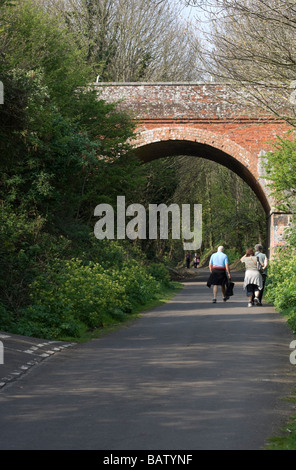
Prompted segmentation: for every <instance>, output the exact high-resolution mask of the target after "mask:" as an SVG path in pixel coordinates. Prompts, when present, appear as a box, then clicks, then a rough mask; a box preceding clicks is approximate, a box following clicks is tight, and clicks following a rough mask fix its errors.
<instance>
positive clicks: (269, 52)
mask: <svg viewBox="0 0 296 470" xmlns="http://www.w3.org/2000/svg"><path fill="white" fill-rule="evenodd" d="M190 4H192V5H193V6H196V7H198V8H199V9H203V10H204V11H205V13H206V14H207V15H208V17H209V19H210V23H208V24H207V30H205V31H204V38H205V41H204V44H205V47H204V48H202V51H201V52H200V60H201V61H202V62H203V67H204V70H205V71H206V72H207V74H208V76H209V75H210V76H212V77H214V78H215V79H217V80H222V81H225V80H227V81H228V82H229V81H230V82H231V83H232V84H233V87H234V88H236V87H242V86H246V85H250V86H251V87H250V88H249V89H248V90H249V91H250V90H252V93H251V94H252V96H251V99H254V100H255V101H256V103H259V104H261V105H262V106H264V107H265V108H266V109H268V110H271V111H273V112H274V113H275V114H276V115H279V116H280V117H283V118H285V119H287V120H288V121H289V122H290V123H291V124H293V125H294V122H295V108H294V107H293V106H291V103H290V101H289V97H290V95H291V92H292V90H289V88H290V86H291V82H292V81H293V80H294V77H295V70H296V56H295V50H294V42H295V41H294V35H295V28H296V5H295V2H294V1H291V0H271V1H270V0H252V1H240V0H235V1H232V0H209V1H208V2H201V1H199V0H192V1H190ZM249 97H250V94H249Z"/></svg>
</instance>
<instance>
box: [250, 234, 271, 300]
mask: <svg viewBox="0 0 296 470" xmlns="http://www.w3.org/2000/svg"><path fill="white" fill-rule="evenodd" d="M255 256H256V258H257V260H258V261H259V263H260V264H261V266H262V272H261V276H262V284H263V286H262V289H261V290H260V291H259V297H258V299H259V303H258V304H257V305H262V297H263V291H264V287H265V282H266V278H267V265H268V258H267V256H266V254H264V253H263V246H262V245H260V243H258V244H257V245H255ZM252 300H253V301H254V299H252Z"/></svg>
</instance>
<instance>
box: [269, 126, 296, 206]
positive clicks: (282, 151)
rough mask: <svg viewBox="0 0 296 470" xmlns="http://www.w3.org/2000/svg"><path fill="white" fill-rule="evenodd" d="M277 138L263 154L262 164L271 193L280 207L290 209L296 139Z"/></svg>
mask: <svg viewBox="0 0 296 470" xmlns="http://www.w3.org/2000/svg"><path fill="white" fill-rule="evenodd" d="M291 137H292V138H290V139H288V138H287V139H283V138H278V140H277V142H276V143H275V144H274V148H273V150H272V151H271V152H268V153H267V154H266V155H265V156H264V160H263V166H264V168H265V171H266V178H267V179H268V180H269V181H270V183H269V187H270V189H271V194H272V196H273V197H274V198H275V200H276V201H277V204H278V207H279V208H280V209H283V210H286V209H287V208H288V209H292V208H293V206H294V205H295V202H296V200H295V196H296V141H295V139H294V131H293V133H292V134H291Z"/></svg>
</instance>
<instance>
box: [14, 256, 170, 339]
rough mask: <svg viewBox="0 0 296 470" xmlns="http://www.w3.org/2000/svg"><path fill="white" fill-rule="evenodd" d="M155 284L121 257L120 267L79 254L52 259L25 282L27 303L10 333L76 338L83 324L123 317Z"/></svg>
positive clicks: (102, 323)
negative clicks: (26, 285) (84, 260)
mask: <svg viewBox="0 0 296 470" xmlns="http://www.w3.org/2000/svg"><path fill="white" fill-rule="evenodd" d="M151 269H152V271H153V270H154V273H155V276H158V277H162V276H163V274H161V275H160V273H165V271H163V269H162V268H161V267H158V268H157V269H156V270H155V267H154V268H151ZM156 271H157V272H156ZM165 282H167V279H166V278H165ZM160 289H161V282H159V281H158V280H156V279H155V277H153V276H152V275H151V273H150V272H149V269H148V268H146V267H144V266H143V265H141V264H139V263H137V262H136V261H133V262H131V261H129V262H127V261H126V262H125V263H124V265H123V267H122V269H120V270H119V269H117V268H116V267H113V268H109V269H106V268H104V267H103V266H101V265H100V264H99V263H94V262H88V263H83V261H82V260H81V259H71V260H55V261H53V262H52V263H51V264H50V265H48V266H47V269H46V271H45V272H44V273H42V274H40V275H38V276H37V277H36V279H35V280H34V282H32V284H31V285H30V298H31V305H29V306H28V307H26V308H23V309H22V310H21V315H20V317H19V318H18V320H17V322H15V324H14V326H13V332H17V333H19V334H24V335H27V336H39V337H46V338H49V339H58V338H65V337H74V338H75V337H76V338H78V337H79V336H80V335H81V332H82V331H85V329H91V330H92V329H95V328H102V327H104V326H107V325H109V324H112V323H114V322H118V321H121V320H123V319H124V318H126V317H127V315H128V314H129V313H130V312H132V311H133V310H134V309H135V308H137V307H138V306H141V305H143V304H145V302H147V301H148V300H150V299H153V298H155V296H156V294H157V293H158V292H160Z"/></svg>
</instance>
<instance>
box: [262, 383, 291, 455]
mask: <svg viewBox="0 0 296 470" xmlns="http://www.w3.org/2000/svg"><path fill="white" fill-rule="evenodd" d="M295 393H296V392H295ZM289 401H291V402H292V403H294V404H295V409H296V395H295V396H293V397H291V398H289ZM281 431H282V433H283V434H281V435H279V436H273V437H271V438H270V439H268V442H269V443H268V444H267V446H266V450H296V415H294V416H292V417H291V418H290V420H289V421H288V423H287V424H286V426H285V427H284V428H283V429H282V430H281Z"/></svg>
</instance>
